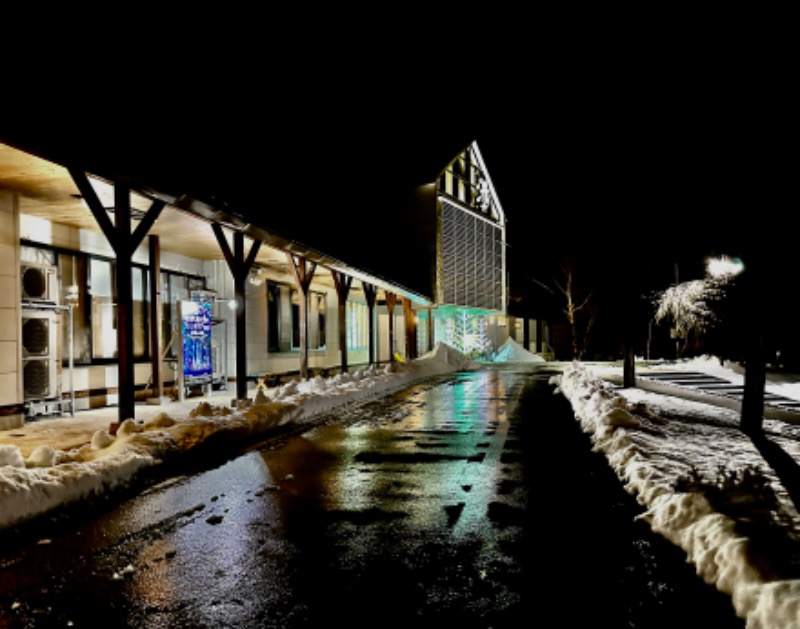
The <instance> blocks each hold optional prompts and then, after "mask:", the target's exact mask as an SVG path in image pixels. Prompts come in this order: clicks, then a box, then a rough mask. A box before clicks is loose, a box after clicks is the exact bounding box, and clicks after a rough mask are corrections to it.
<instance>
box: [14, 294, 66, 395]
mask: <svg viewBox="0 0 800 629" xmlns="http://www.w3.org/2000/svg"><path fill="white" fill-rule="evenodd" d="M58 316H59V315H58V313H56V312H54V311H52V310H27V309H23V310H22V387H23V391H24V398H25V401H28V400H43V399H48V398H55V397H59V396H60V395H61V352H60V342H59V341H60V339H59V328H60V326H59V319H58Z"/></svg>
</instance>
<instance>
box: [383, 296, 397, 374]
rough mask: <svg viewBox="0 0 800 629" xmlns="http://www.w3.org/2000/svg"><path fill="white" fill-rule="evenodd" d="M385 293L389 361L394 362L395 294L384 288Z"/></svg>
mask: <svg viewBox="0 0 800 629" xmlns="http://www.w3.org/2000/svg"><path fill="white" fill-rule="evenodd" d="M384 293H385V294H386V310H388V311H389V361H390V362H394V306H395V304H396V303H397V295H395V294H394V293H390V292H389V291H387V290H384Z"/></svg>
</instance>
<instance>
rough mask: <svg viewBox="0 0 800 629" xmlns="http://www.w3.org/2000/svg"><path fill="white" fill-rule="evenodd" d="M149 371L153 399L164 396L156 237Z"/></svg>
mask: <svg viewBox="0 0 800 629" xmlns="http://www.w3.org/2000/svg"><path fill="white" fill-rule="evenodd" d="M148 249H149V256H150V268H149V269H148V274H149V275H148V277H149V282H150V371H151V378H152V388H153V397H154V398H156V399H158V400H160V399H161V398H162V397H163V396H164V379H163V378H162V377H161V317H162V309H161V243H160V241H159V239H158V236H155V235H153V234H151V235H150V246H149V248H148Z"/></svg>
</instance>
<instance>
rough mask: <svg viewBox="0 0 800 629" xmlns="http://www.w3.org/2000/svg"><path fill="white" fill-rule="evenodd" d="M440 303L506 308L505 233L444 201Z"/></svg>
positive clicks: (471, 306) (490, 308) (496, 226)
mask: <svg viewBox="0 0 800 629" xmlns="http://www.w3.org/2000/svg"><path fill="white" fill-rule="evenodd" d="M441 238H442V248H441V251H442V259H441V291H442V294H441V302H442V303H445V304H450V305H456V306H466V307H470V308H483V309H488V310H500V311H503V310H504V307H503V232H502V228H501V227H499V226H498V225H493V224H492V223H490V222H488V221H486V220H484V219H482V218H479V217H478V216H476V215H474V214H472V213H471V212H468V211H466V210H462V209H460V208H459V207H457V206H455V205H453V204H451V203H448V202H447V201H442V232H441Z"/></svg>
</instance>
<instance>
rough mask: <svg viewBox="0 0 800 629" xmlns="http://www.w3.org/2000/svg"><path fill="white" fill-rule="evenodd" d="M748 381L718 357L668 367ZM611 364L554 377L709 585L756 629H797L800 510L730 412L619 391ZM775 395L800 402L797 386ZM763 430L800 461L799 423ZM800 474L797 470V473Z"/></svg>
mask: <svg viewBox="0 0 800 629" xmlns="http://www.w3.org/2000/svg"><path fill="white" fill-rule="evenodd" d="M665 368H666V369H668V370H674V369H676V368H685V369H688V370H691V371H701V372H704V373H708V374H713V375H717V376H720V377H723V378H726V379H728V380H730V381H731V382H734V383H737V384H741V383H742V372H741V370H740V369H736V368H728V367H723V366H720V364H719V362H718V361H716V360H708V359H697V360H694V361H691V362H686V363H680V364H678V365H675V364H670V365H666V366H665ZM615 369H616V368H609V367H606V366H599V365H597V366H595V365H589V364H581V363H573V364H572V365H569V366H567V367H566V368H565V369H564V371H563V373H562V375H558V376H554V377H553V379H552V382H553V384H554V385H556V386H557V391H558V392H560V393H562V394H563V395H564V396H565V397H567V398H568V399H569V401H570V403H571V404H572V408H573V410H574V411H575V416H576V419H577V421H579V423H580V425H581V428H582V429H583V430H584V431H585V432H586V433H588V434H589V435H590V436H591V438H592V442H593V444H594V448H595V449H596V450H597V451H599V452H602V453H603V454H605V456H606V457H607V459H608V462H609V464H610V465H611V466H612V468H613V469H614V470H615V471H616V473H617V474H618V476H619V478H620V480H621V481H622V482H623V483H624V485H625V488H626V489H627V490H628V491H629V492H631V493H632V494H634V495H635V496H636V498H637V500H638V501H639V503H640V504H641V505H642V506H643V507H644V509H645V510H644V513H643V515H642V516H641V517H642V518H643V519H644V520H645V521H647V522H648V523H649V525H650V526H651V528H652V529H653V530H654V531H656V532H658V533H659V534H661V535H663V536H664V537H666V538H667V539H669V540H670V541H671V542H672V543H674V544H676V545H677V546H679V547H680V548H682V549H683V550H684V551H685V552H686V555H687V560H688V561H690V562H691V563H692V564H694V566H695V567H696V570H697V573H698V575H699V576H700V577H702V578H703V579H704V580H705V581H706V582H707V583H709V584H712V585H714V586H715V587H716V588H717V589H719V590H720V591H722V592H724V593H726V594H728V595H730V596H731V599H732V603H733V605H734V608H735V610H736V613H737V615H739V616H740V617H741V618H743V619H745V621H746V624H747V627H749V628H753V629H767V628H769V629H779V628H780V629H800V571H798V566H800V561H798V559H800V539H799V538H798V534H800V515H798V511H797V508H796V507H795V505H794V503H793V501H792V499H791V496H790V495H789V493H788V492H787V490H786V487H785V486H784V482H783V481H782V480H781V479H780V478H779V477H778V475H777V474H776V472H775V471H774V470H773V469H772V467H771V466H770V464H769V463H768V462H767V459H765V456H764V455H762V453H761V451H760V450H759V449H758V448H757V447H756V445H754V443H753V441H752V440H751V439H750V438H749V437H747V436H746V435H745V434H744V433H743V432H741V430H739V413H738V412H737V411H735V410H732V409H729V408H723V407H717V406H710V405H708V404H705V403H700V402H696V401H691V400H687V399H682V398H678V397H673V396H667V395H662V394H657V393H652V392H648V391H645V390H643V389H639V388H636V389H616V388H615V387H614V386H612V385H611V384H610V383H609V378H610V376H612V375H614V374H612V373H611V372H612V371H613V370H615ZM767 389H768V390H769V391H772V392H775V393H779V394H780V395H782V396H785V397H788V398H792V399H800V384H798V383H797V382H779V381H772V382H769V383H768V385H767ZM764 429H765V434H766V436H767V438H768V439H769V441H770V442H771V443H772V444H776V445H777V446H779V448H780V449H781V450H782V451H783V452H784V453H785V454H787V455H788V456H789V457H790V458H791V460H793V461H800V426H797V425H791V424H788V423H786V422H782V421H778V420H765V423H764ZM799 469H800V468H799Z"/></svg>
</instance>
